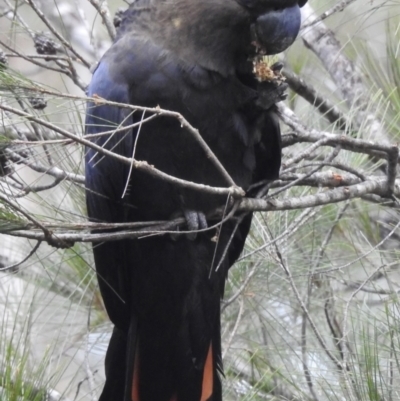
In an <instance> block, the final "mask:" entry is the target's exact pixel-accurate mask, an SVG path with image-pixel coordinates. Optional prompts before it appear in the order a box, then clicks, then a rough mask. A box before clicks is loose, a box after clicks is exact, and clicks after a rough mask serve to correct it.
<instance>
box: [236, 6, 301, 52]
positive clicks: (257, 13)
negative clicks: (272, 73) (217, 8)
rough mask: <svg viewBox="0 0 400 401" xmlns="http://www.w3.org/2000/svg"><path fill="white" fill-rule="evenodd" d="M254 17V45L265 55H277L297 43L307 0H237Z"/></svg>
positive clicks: (252, 27)
mask: <svg viewBox="0 0 400 401" xmlns="http://www.w3.org/2000/svg"><path fill="white" fill-rule="evenodd" d="M236 1H237V2H238V3H239V4H240V6H242V7H243V8H245V9H247V10H248V12H249V13H250V14H251V15H253V16H254V18H255V22H254V23H253V24H252V26H251V29H252V38H253V43H254V44H255V45H256V46H257V47H258V48H259V49H260V50H261V51H262V53H263V54H267V55H269V54H277V53H281V52H283V51H284V50H286V49H287V48H288V47H289V46H290V45H292V44H293V42H294V41H295V39H296V37H297V35H298V33H299V31H300V25H301V14H300V7H303V6H304V4H306V3H307V0H236Z"/></svg>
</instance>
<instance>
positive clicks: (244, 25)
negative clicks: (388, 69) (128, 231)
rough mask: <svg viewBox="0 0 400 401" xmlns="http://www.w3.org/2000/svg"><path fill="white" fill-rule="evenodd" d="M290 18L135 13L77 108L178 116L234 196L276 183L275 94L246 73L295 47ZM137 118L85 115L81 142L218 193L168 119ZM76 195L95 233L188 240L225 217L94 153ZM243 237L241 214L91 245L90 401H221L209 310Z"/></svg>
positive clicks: (179, 7) (224, 9)
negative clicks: (98, 372) (103, 340)
mask: <svg viewBox="0 0 400 401" xmlns="http://www.w3.org/2000/svg"><path fill="white" fill-rule="evenodd" d="M298 4H299V5H303V4H304V1H297V0H136V1H134V3H133V4H132V5H131V6H130V7H129V9H128V10H127V11H126V12H125V13H124V14H123V15H122V19H121V22H120V24H119V29H118V34H117V38H116V41H115V43H114V44H113V46H112V47H111V48H110V49H109V50H108V52H107V53H106V54H105V55H104V56H103V58H102V59H101V61H100V63H99V65H98V67H97V68H96V70H95V72H94V75H93V79H92V82H91V84H90V86H89V89H88V95H89V96H91V97H96V96H97V97H101V98H104V99H107V100H110V101H114V102H119V103H124V104H131V105H138V106H146V107H157V106H159V107H161V108H162V109H167V110H173V111H176V112H179V113H181V114H182V115H183V116H184V117H185V118H186V120H188V121H189V123H190V124H191V125H192V126H193V127H195V128H196V129H198V130H199V133H200V134H201V136H202V137H203V139H204V140H205V141H206V143H207V144H208V146H209V147H210V148H211V149H212V151H213V152H214V154H215V155H216V156H217V158H218V159H219V161H220V162H221V163H222V164H223V165H224V167H225V169H226V170H227V172H228V173H229V175H230V176H231V177H232V178H233V180H234V181H235V183H236V184H237V185H239V186H240V187H242V188H243V189H244V190H245V191H246V190H248V189H249V188H250V186H252V188H254V186H253V184H254V183H256V182H259V181H265V180H273V179H276V178H277V177H278V174H279V168H280V163H281V142H280V129H279V124H278V122H277V118H276V116H275V115H274V111H273V107H271V106H272V105H273V103H274V102H275V101H278V100H280V99H281V98H282V91H281V89H282V88H280V89H276V90H275V87H273V86H270V85H268V84H260V83H259V82H258V80H257V79H256V78H255V77H254V75H253V73H252V68H253V66H252V61H251V59H252V57H254V56H255V54H256V52H257V51H258V47H260V46H261V48H262V50H263V51H264V52H265V53H267V54H268V53H274V52H276V51H282V50H283V49H285V48H286V47H287V46H289V45H290V44H291V43H292V42H293V41H294V39H295V37H296V35H297V33H298V29H299V12H300V11H299V7H298ZM263 85H264V86H263ZM267 88H268V89H267ZM271 88H272V89H271ZM148 117H150V113H145V112H143V111H140V110H136V111H133V110H131V109H128V108H123V107H116V106H111V105H106V104H101V103H94V102H89V104H88V106H87V117H86V134H87V135H89V138H91V140H92V141H93V143H96V144H97V145H101V146H103V147H104V148H106V149H108V150H112V151H113V152H116V153H117V154H120V155H123V156H125V157H129V158H130V157H134V158H135V159H136V160H142V161H146V162H147V163H148V164H149V165H153V166H155V167H156V168H157V169H159V170H161V171H163V172H164V173H167V174H169V175H171V176H174V177H178V178H181V179H184V180H187V181H192V182H196V183H199V184H207V185H210V186H215V187H226V186H227V185H228V184H227V183H226V180H225V178H224V177H223V176H222V174H221V173H220V172H219V171H217V170H216V168H215V166H214V164H213V163H212V162H211V161H210V159H209V158H208V157H207V156H206V154H205V152H204V150H203V149H202V148H201V147H200V146H199V144H198V143H197V142H196V140H195V139H194V137H193V136H192V135H191V134H190V132H188V131H187V130H186V129H185V128H183V127H182V126H181V124H180V122H179V121H178V120H177V119H176V118H172V117H167V116H164V115H159V116H157V117H155V118H151V119H149V120H148V121H146V119H147V118H148ZM86 187H87V207H88V214H89V217H90V218H91V220H92V221H101V222H150V221H159V220H161V221H165V220H169V219H171V218H173V217H175V216H177V215H181V216H185V218H186V219H187V222H188V226H189V227H190V228H195V227H196V225H198V226H199V227H200V228H201V227H204V226H205V224H208V227H212V226H213V225H215V224H218V222H219V220H218V219H213V218H211V217H210V216H211V215H212V213H213V212H214V211H215V210H216V208H221V207H223V206H224V205H226V204H227V199H226V197H224V196H220V195H210V194H206V193H204V192H199V191H195V190H193V189H190V188H184V187H178V186H175V185H173V184H171V183H170V182H167V181H164V180H161V179H159V178H156V177H155V176H150V175H148V174H147V173H144V172H142V171H140V170H137V169H131V168H130V167H129V165H126V164H123V163H121V162H119V161H117V160H116V159H114V158H112V157H109V156H103V155H101V154H98V153H97V152H96V151H94V150H93V149H91V148H87V151H86ZM252 194H253V193H252V192H249V195H252ZM228 204H229V202H228ZM206 217H207V222H206V220H205V219H206ZM250 223H251V214H244V215H239V214H235V215H234V216H233V218H231V219H230V220H228V221H226V222H225V223H224V224H223V225H222V226H218V227H217V228H212V229H209V230H206V231H204V232H201V233H197V235H191V236H188V235H180V236H177V235H175V234H174V235H163V236H149V237H145V238H142V239H136V240H122V241H115V242H104V243H101V244H97V245H94V247H93V251H94V258H95V264H96V270H97V273H98V278H99V285H100V290H101V293H102V296H103V299H104V304H105V307H106V309H107V312H108V314H109V317H110V319H111V321H112V322H113V324H114V325H115V329H114V332H113V336H112V340H111V342H110V346H109V350H108V354H107V359H106V377H107V379H106V384H105V387H104V390H103V393H102V395H101V397H100V401H220V400H221V399H222V389H221V382H220V379H219V374H220V372H221V371H222V362H221V339H220V299H221V297H222V295H223V292H224V283H225V279H226V276H227V273H228V269H229V268H230V266H231V265H232V264H233V263H234V262H235V261H236V259H237V258H238V257H239V255H240V253H241V251H242V249H243V246H244V242H245V239H246V236H247V234H248V232H249V229H250Z"/></svg>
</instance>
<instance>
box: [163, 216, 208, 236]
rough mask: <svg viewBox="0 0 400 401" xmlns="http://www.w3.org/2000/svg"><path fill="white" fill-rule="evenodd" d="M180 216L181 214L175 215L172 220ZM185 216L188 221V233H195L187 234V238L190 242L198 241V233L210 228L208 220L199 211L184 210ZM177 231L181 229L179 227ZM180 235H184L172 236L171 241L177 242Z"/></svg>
mask: <svg viewBox="0 0 400 401" xmlns="http://www.w3.org/2000/svg"><path fill="white" fill-rule="evenodd" d="M178 215H181V214H180V213H179V214H178V213H174V214H173V216H172V218H174V217H177V216H178ZM183 216H184V218H185V220H186V227H187V231H193V232H189V233H186V234H185V237H186V238H187V239H189V240H190V241H193V240H195V239H196V237H197V232H196V231H198V230H203V229H205V228H207V227H208V224H207V219H206V216H205V214H204V213H203V212H199V211H197V210H188V209H184V210H183ZM177 231H179V227H178V229H177ZM185 231H186V230H185ZM180 235H182V234H178V233H176V234H170V237H171V239H173V240H174V241H176V240H177V239H178V238H179V236H180Z"/></svg>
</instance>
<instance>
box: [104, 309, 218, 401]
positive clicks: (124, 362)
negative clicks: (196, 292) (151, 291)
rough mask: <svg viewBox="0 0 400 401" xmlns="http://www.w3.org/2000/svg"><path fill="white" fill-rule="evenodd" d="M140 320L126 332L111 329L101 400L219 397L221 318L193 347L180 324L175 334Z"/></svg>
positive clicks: (187, 400) (210, 400)
mask: <svg viewBox="0 0 400 401" xmlns="http://www.w3.org/2000/svg"><path fill="white" fill-rule="evenodd" d="M218 319H219V316H218ZM132 326H134V327H132ZM143 326H144V327H143V328H141V327H140V322H139V324H136V323H135V324H133V325H131V328H130V330H129V332H128V333H126V334H125V333H123V332H122V331H120V330H118V329H116V328H115V329H114V332H113V335H112V339H111V341H110V345H109V349H108V351H107V358H106V383H105V386H104V390H103V393H102V395H101V397H100V399H99V401H221V400H222V398H221V397H222V396H221V382H220V379H219V371H220V338H219V337H220V333H219V324H218V325H217V326H218V327H215V329H216V330H215V333H216V336H213V338H211V339H209V340H208V341H207V344H206V346H205V347H202V345H200V346H199V347H198V348H197V350H195V351H194V352H193V350H191V348H190V347H188V344H190V340H191V339H189V338H187V337H186V336H185V335H182V332H185V331H186V334H188V331H187V330H182V328H180V330H178V331H179V332H178V333H177V332H175V340H174V339H173V338H171V335H170V334H169V333H168V332H165V331H162V330H161V328H158V329H159V330H153V328H151V330H146V329H147V327H146V324H144V325H143ZM185 337H186V338H185ZM192 339H193V338H192ZM201 347H202V348H204V351H203V352H199V349H200V348H201ZM195 355H196V356H195Z"/></svg>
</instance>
